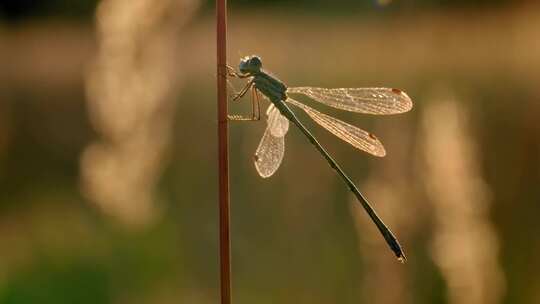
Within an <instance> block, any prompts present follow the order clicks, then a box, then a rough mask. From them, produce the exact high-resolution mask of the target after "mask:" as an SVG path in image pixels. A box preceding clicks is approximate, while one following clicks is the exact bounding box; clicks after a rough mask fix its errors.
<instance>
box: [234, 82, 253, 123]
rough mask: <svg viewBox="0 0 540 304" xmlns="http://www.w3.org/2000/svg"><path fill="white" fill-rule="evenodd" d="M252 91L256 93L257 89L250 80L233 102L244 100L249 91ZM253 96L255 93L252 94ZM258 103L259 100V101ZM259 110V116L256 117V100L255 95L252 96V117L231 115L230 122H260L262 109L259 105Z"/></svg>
mask: <svg viewBox="0 0 540 304" xmlns="http://www.w3.org/2000/svg"><path fill="white" fill-rule="evenodd" d="M250 89H251V90H252V92H254V91H255V88H253V80H250V81H249V82H248V83H247V84H246V86H245V87H244V88H243V89H242V90H241V91H240V92H238V93H237V94H235V95H234V97H233V100H238V99H240V98H242V97H243V96H244V95H246V93H247V92H248V91H249V90H250ZM252 94H253V93H252ZM257 103H258V99H257ZM257 109H258V111H259V114H258V116H255V99H254V98H253V95H252V96H251V117H243V116H241V115H229V116H228V118H229V120H230V121H258V120H260V109H259V107H258V105H257Z"/></svg>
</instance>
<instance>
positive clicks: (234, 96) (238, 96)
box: [233, 80, 253, 101]
mask: <svg viewBox="0 0 540 304" xmlns="http://www.w3.org/2000/svg"><path fill="white" fill-rule="evenodd" d="M252 86H253V80H250V81H249V82H248V83H247V84H246V86H245V87H244V88H243V89H242V90H241V91H240V92H238V93H237V94H235V95H233V101H237V100H238V99H240V98H242V97H244V95H246V93H247V92H248V91H249V89H251V87H252Z"/></svg>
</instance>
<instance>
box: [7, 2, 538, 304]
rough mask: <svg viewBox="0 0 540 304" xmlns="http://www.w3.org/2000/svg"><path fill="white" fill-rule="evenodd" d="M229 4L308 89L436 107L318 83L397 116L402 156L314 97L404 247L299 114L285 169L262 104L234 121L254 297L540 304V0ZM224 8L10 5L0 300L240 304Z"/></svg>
mask: <svg viewBox="0 0 540 304" xmlns="http://www.w3.org/2000/svg"><path fill="white" fill-rule="evenodd" d="M229 5H230V11H229V49H228V53H229V62H230V64H231V65H234V66H236V64H237V62H238V60H239V58H240V57H242V56H245V55H250V54H258V55H260V56H262V59H263V62H264V65H265V67H266V68H267V69H268V70H270V71H272V72H273V73H275V74H276V75H278V76H279V77H280V78H281V79H282V80H284V81H285V82H286V83H287V84H288V85H289V86H320V87H369V86H388V87H397V88H401V89H404V90H405V91H406V92H407V93H408V94H409V95H410V96H411V98H412V99H413V101H414V103H415V106H414V109H413V110H412V111H411V112H409V113H406V114H402V115H396V116H370V115H355V114H351V113H345V112H340V111H337V110H333V109H329V108H325V107H324V106H322V105H317V104H314V103H311V102H310V101H308V100H306V99H302V100H304V101H306V102H307V103H308V104H310V105H313V106H315V107H317V108H318V109H320V110H324V111H325V112H327V113H330V114H333V115H334V114H335V115H336V116H338V117H340V118H342V119H344V120H346V121H348V122H350V123H353V124H355V125H357V126H360V127H362V128H364V129H366V130H368V131H370V132H373V133H375V134H377V136H378V137H379V138H380V139H381V140H382V142H383V143H384V144H385V147H386V150H387V156H386V157H385V158H382V159H379V158H376V157H372V156H369V155H367V154H366V153H361V152H358V151H356V150H355V149H354V148H352V147H350V146H348V145H346V144H344V143H343V142H341V141H340V140H339V139H336V138H334V137H333V136H332V135H330V134H329V133H328V132H327V131H324V130H322V129H321V128H319V127H318V126H315V125H314V124H313V123H312V122H311V121H309V118H308V117H307V116H305V115H304V114H302V113H299V115H300V118H301V119H302V120H304V121H306V124H307V126H308V127H309V128H311V129H312V130H313V132H314V133H315V135H316V136H317V137H318V138H319V139H320V141H321V142H322V143H323V145H324V146H326V147H327V148H328V150H329V151H330V152H331V153H332V154H333V155H334V156H335V158H336V159H337V160H338V162H339V163H340V164H341V165H342V167H343V168H345V171H346V172H348V173H349V174H350V176H351V177H352V178H353V179H354V181H355V182H356V183H357V184H358V186H359V187H360V189H362V190H363V192H364V193H365V194H366V195H367V197H368V198H369V199H370V200H371V202H372V204H373V205H374V207H375V208H376V209H377V210H378V212H379V214H380V215H381V217H382V218H383V219H384V220H385V221H386V222H387V224H389V226H390V227H391V228H392V230H393V231H394V232H395V233H396V235H397V236H398V237H399V239H400V240H401V243H402V245H403V246H404V248H405V251H406V253H407V255H408V262H407V263H406V264H405V265H401V264H399V263H398V262H397V261H396V260H395V258H394V257H393V255H392V253H391V252H390V250H388V248H387V247H386V244H385V243H384V241H383V239H382V238H381V237H380V235H379V234H378V232H377V231H376V228H375V227H374V226H373V225H372V224H371V222H369V221H368V219H367V216H366V215H365V213H364V212H363V210H362V209H361V208H360V207H359V205H358V204H357V203H356V202H355V200H354V198H353V197H352V195H351V194H350V193H349V192H348V190H347V188H346V187H345V186H343V184H342V183H341V181H340V180H339V179H338V178H337V177H336V176H335V173H334V172H333V171H332V170H330V169H329V167H328V165H327V164H326V163H325V161H324V160H323V159H322V158H321V157H320V155H319V154H318V153H317V152H316V150H315V149H314V148H313V147H312V146H311V145H310V144H309V143H308V142H307V141H306V140H305V138H304V137H303V136H302V135H301V134H300V133H299V132H297V131H296V130H295V129H294V128H291V130H290V131H289V134H288V135H287V139H286V146H287V152H286V154H285V158H284V161H283V164H282V166H281V168H280V170H278V172H277V173H276V174H275V175H274V176H272V177H271V178H269V179H266V180H263V179H261V178H260V177H259V176H258V174H257V173H256V171H255V168H254V166H253V163H252V156H253V153H254V151H255V149H256V147H257V145H258V142H259V140H260V138H261V136H262V133H263V131H264V128H265V122H264V120H263V121H261V122H259V123H234V124H231V127H230V144H231V191H232V194H231V196H232V258H233V297H234V303H342V304H345V303H376V304H379V303H380V304H382V303H398V302H399V303H405V304H412V303H414V304H420V303H451V304H468V303H471V304H484V303H485V304H496V303H540V276H538V275H537V273H539V272H540V259H538V256H539V255H540V240H539V239H538V236H537V232H538V231H540V230H539V229H540V222H539V221H538V214H539V212H540V204H539V203H540V186H539V183H540V124H539V123H538V117H539V116H540V89H539V84H540V39H539V37H540V6H539V5H538V3H537V2H536V1H532V0H530V1H526V0H522V1H510V0H498V1H483V0H476V1H443V0H439V1H435V0H421V1H412V0H401V1H398V0H394V1H392V0H386V1H383V0H380V1H374V0H372V1H353V0H341V1H323V0H312V1H285V0H281V1H247V0H238V1H230V3H229ZM214 14H215V13H214V3H213V2H211V1H198V0H102V1H97V0H78V1H68V0H47V1H32V0H2V1H0V303H56V304H58V303H217V302H218V301H219V289H218V287H219V281H218V278H219V275H218V254H217V250H218V231H217V219H218V218H217V214H218V213H217V212H218V209H217V172H216V170H217V161H216V148H217V146H216V140H217V139H216V90H215V82H216V72H215V70H216V68H215V32H214V31H215V20H214ZM235 84H237V86H239V85H240V84H239V83H235ZM265 108H266V105H263V109H265ZM249 110H250V106H249V103H248V102H241V103H235V104H232V105H231V111H232V112H233V113H244V114H246V113H249Z"/></svg>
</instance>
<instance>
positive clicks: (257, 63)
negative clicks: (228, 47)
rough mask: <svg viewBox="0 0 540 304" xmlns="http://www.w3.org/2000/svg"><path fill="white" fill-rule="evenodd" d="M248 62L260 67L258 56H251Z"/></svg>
mask: <svg viewBox="0 0 540 304" xmlns="http://www.w3.org/2000/svg"><path fill="white" fill-rule="evenodd" d="M249 63H250V65H251V66H253V67H256V68H261V67H262V62H261V58H259V57H257V56H253V57H251V59H250V62H249Z"/></svg>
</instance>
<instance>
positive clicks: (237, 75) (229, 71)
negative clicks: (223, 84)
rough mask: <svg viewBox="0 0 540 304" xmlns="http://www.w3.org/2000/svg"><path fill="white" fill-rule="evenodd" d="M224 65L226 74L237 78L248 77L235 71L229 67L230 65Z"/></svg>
mask: <svg viewBox="0 0 540 304" xmlns="http://www.w3.org/2000/svg"><path fill="white" fill-rule="evenodd" d="M225 67H226V68H227V76H230V77H237V78H248V77H250V76H249V75H247V74H241V73H238V72H236V70H235V69H234V68H233V67H231V66H230V65H225Z"/></svg>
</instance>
